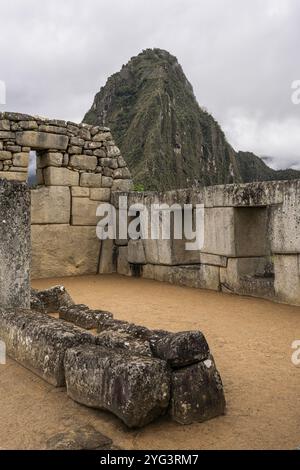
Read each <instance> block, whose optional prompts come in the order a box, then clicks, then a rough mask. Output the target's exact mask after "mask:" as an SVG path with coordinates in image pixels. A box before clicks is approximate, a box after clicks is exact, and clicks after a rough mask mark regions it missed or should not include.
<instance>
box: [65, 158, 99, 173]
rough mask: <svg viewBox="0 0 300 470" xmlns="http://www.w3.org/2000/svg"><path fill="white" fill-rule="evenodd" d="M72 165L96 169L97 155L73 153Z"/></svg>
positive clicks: (79, 167)
mask: <svg viewBox="0 0 300 470" xmlns="http://www.w3.org/2000/svg"><path fill="white" fill-rule="evenodd" d="M70 166H73V167H74V168H78V169H79V170H92V171H93V170H96V166H97V157H93V156H89V155H72V156H71V157H70Z"/></svg>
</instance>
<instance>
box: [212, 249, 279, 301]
mask: <svg viewBox="0 0 300 470" xmlns="http://www.w3.org/2000/svg"><path fill="white" fill-rule="evenodd" d="M269 269H270V261H269V260H268V259H267V258H265V257H260V258H231V259H228V263H227V268H220V282H221V288H222V291H223V292H231V293H237V294H240V295H251V296H254V297H255V296H260V297H272V296H274V276H273V274H272V273H271V272H270V271H269Z"/></svg>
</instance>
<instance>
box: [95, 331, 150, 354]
mask: <svg viewBox="0 0 300 470" xmlns="http://www.w3.org/2000/svg"><path fill="white" fill-rule="evenodd" d="M96 344H97V345H98V346H103V347H105V348H109V349H116V348H119V349H124V350H127V351H129V352H130V353H132V354H138V355H141V356H148V357H152V352H151V348H150V343H149V341H148V340H144V339H141V338H138V337H135V336H133V335H131V334H129V333H126V332H124V331H109V330H106V331H103V332H102V333H99V334H98V336H96Z"/></svg>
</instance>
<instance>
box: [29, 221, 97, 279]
mask: <svg viewBox="0 0 300 470" xmlns="http://www.w3.org/2000/svg"><path fill="white" fill-rule="evenodd" d="M100 244H101V243H100V241H99V239H98V238H97V236H96V231H95V227H74V226H70V225H33V226H32V271H31V275H32V278H34V279H39V278H51V277H62V276H79V275H82V274H97V270H98V260H99V253H100ZM45 247H47V250H45Z"/></svg>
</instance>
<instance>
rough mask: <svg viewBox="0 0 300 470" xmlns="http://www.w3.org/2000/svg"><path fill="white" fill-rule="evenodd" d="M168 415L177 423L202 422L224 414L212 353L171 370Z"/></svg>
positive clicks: (218, 377)
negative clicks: (191, 363) (198, 360)
mask: <svg viewBox="0 0 300 470" xmlns="http://www.w3.org/2000/svg"><path fill="white" fill-rule="evenodd" d="M171 390H172V397H171V410H170V414H171V416H172V418H173V419H174V420H175V421H177V422H178V423H180V424H192V423H202V422H203V421H207V420H209V419H212V418H216V417H217V416H220V415H224V414H225V408H226V403H225V397H224V391H223V385H222V380H221V377H220V375H219V373H218V371H217V369H216V366H215V363H214V360H213V358H212V357H210V358H208V359H206V360H205V361H203V362H199V363H198V364H194V365H192V366H189V367H185V368H183V369H179V370H177V371H175V372H173V374H172V387H171Z"/></svg>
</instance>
